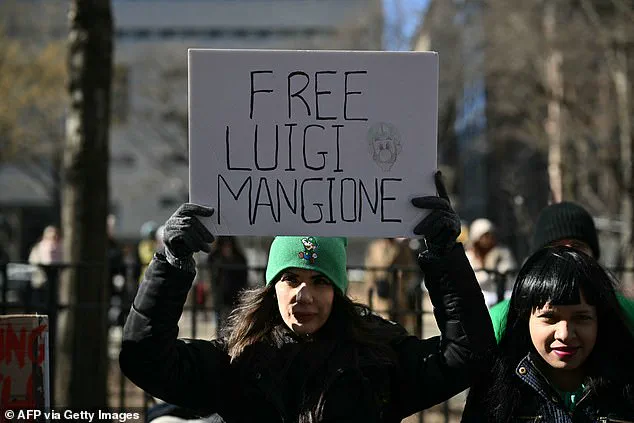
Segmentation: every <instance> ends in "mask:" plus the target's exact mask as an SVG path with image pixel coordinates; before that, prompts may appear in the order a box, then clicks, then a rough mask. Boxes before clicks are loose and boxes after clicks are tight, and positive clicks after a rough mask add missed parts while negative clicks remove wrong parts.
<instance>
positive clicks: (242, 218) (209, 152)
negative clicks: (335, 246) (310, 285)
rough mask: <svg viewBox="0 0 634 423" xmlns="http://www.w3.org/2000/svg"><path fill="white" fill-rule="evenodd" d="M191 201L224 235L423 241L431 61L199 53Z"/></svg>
mask: <svg viewBox="0 0 634 423" xmlns="http://www.w3.org/2000/svg"><path fill="white" fill-rule="evenodd" d="M188 65H189V178H190V180H189V184H190V185H189V186H190V201H191V202H193V203H197V204H203V205H208V206H213V207H215V209H216V212H215V214H214V216H212V217H211V218H208V219H203V222H204V223H205V224H206V225H208V226H209V227H210V229H211V231H212V233H214V234H215V235H254V236H262V235H304V234H311V235H321V236H334V235H339V236H366V237H391V236H412V230H413V228H414V227H415V226H416V223H417V222H418V221H419V220H420V219H421V217H422V216H423V215H424V214H425V212H424V211H421V210H420V209H416V208H415V207H414V206H412V205H411V203H410V200H411V198H413V197H415V196H421V195H435V187H434V183H433V172H434V170H435V169H436V166H437V164H436V131H437V107H438V106H437V102H438V101H437V97H438V56H437V54H436V53H432V52H348V51H280V50H212V49H190V50H189V63H188Z"/></svg>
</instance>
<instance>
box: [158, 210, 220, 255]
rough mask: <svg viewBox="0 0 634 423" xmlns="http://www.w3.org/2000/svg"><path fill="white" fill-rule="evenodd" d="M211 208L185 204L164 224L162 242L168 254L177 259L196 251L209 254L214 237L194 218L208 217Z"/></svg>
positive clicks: (212, 211)
mask: <svg viewBox="0 0 634 423" xmlns="http://www.w3.org/2000/svg"><path fill="white" fill-rule="evenodd" d="M213 214H214V208H213V207H205V206H200V205H198V204H192V203H185V204H183V205H181V206H180V207H179V208H178V210H176V211H175V212H174V214H173V215H172V216H171V217H170V218H169V219H167V222H165V229H164V232H163V242H164V243H165V247H166V248H167V249H168V250H169V251H170V253H171V254H172V255H173V256H174V257H176V258H178V259H184V258H187V257H190V256H191V255H192V254H194V253H196V252H198V251H204V252H206V253H209V252H210V251H211V246H210V245H209V244H211V243H212V242H213V240H214V236H213V235H212V234H211V232H209V230H207V228H205V226H204V225H203V224H202V223H201V222H200V220H198V218H197V217H196V216H201V217H209V216H211V215H213Z"/></svg>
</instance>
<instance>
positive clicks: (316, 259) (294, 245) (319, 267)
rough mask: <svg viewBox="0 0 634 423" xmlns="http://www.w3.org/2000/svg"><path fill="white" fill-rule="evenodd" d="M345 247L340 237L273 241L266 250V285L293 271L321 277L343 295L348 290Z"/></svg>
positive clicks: (277, 238) (285, 238) (290, 237)
mask: <svg viewBox="0 0 634 423" xmlns="http://www.w3.org/2000/svg"><path fill="white" fill-rule="evenodd" d="M347 245H348V240H347V239H346V238H340V237H338V238H330V237H319V236H278V237H275V239H274V240H273V244H271V249H270V250H269V261H268V264H267V266H266V285H267V286H268V285H270V284H271V283H274V282H275V281H277V279H278V278H279V276H280V273H282V272H283V271H285V270H287V269H290V268H292V267H296V268H300V269H307V270H316V271H318V272H320V273H322V274H324V276H326V277H327V278H328V279H329V280H330V281H331V282H332V284H333V285H334V286H336V287H337V288H339V290H340V291H341V293H343V294H345V293H346V290H347V289H348V274H347V271H346V265H347V259H346V247H347Z"/></svg>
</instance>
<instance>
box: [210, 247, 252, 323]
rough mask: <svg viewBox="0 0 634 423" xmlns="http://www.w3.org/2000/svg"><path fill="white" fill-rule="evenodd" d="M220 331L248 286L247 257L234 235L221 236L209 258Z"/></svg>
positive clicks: (212, 290)
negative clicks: (241, 293)
mask: <svg viewBox="0 0 634 423" xmlns="http://www.w3.org/2000/svg"><path fill="white" fill-rule="evenodd" d="M207 265H208V266H209V270H210V274H211V294H212V296H213V304H214V311H215V313H216V328H217V330H218V333H220V329H221V328H222V326H223V325H224V323H225V321H226V320H227V317H229V314H230V313H231V311H233V309H234V308H235V306H236V303H237V300H238V296H239V294H240V292H241V291H242V290H244V289H246V288H247V287H248V280H247V274H248V272H247V259H246V257H245V256H244V253H243V252H242V249H241V248H240V245H239V244H238V240H237V239H236V238H235V237H232V236H221V237H219V238H218V239H217V240H216V242H215V245H214V249H213V251H212V252H211V254H209V256H208V259H207Z"/></svg>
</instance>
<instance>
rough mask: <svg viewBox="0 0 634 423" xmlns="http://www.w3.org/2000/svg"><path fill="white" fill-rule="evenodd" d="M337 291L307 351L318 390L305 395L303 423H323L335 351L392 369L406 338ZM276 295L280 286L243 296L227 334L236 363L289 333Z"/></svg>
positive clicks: (308, 375)
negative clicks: (398, 344)
mask: <svg viewBox="0 0 634 423" xmlns="http://www.w3.org/2000/svg"><path fill="white" fill-rule="evenodd" d="M333 291H334V298H333V305H332V311H331V313H330V316H329V317H328V319H327V320H326V322H325V323H324V325H323V326H322V327H321V328H320V329H319V330H318V331H317V332H316V333H315V334H313V335H312V336H313V342H311V348H309V349H306V350H305V351H306V353H307V354H310V358H309V359H307V360H306V362H308V363H310V365H309V366H308V368H306V369H305V370H304V371H305V373H306V378H307V380H312V382H311V386H317V389H314V390H311V391H312V392H306V393H305V397H304V399H303V401H302V404H301V405H300V415H299V422H300V423H303V422H313V421H319V420H320V416H321V415H322V412H323V405H324V397H323V394H324V391H325V387H326V386H325V385H326V383H327V381H326V378H327V377H328V364H329V358H330V357H331V356H332V355H333V354H334V353H335V352H337V351H341V350H342V349H345V350H346V352H347V354H350V355H352V356H355V355H356V356H357V357H358V356H363V357H364V358H367V359H370V360H371V361H372V362H373V363H376V364H383V365H385V366H392V365H395V364H396V361H397V358H396V353H395V352H394V350H393V349H392V348H391V346H390V341H391V340H394V339H396V338H397V337H399V336H403V335H404V334H406V333H405V332H404V329H402V328H401V327H400V326H398V325H392V324H389V323H387V324H385V323H383V324H381V320H380V318H378V317H371V316H370V315H371V311H370V310H369V309H368V308H367V307H366V306H365V305H363V304H360V303H356V302H354V301H353V300H351V299H350V298H349V297H347V296H346V295H344V294H343V293H342V292H341V291H340V290H339V289H337V288H336V287H334V286H333ZM274 294H275V283H273V284H270V285H269V286H265V287H261V288H256V289H251V290H245V291H242V293H241V295H240V298H239V302H238V305H237V307H236V308H235V309H234V310H233V312H232V313H231V314H230V316H229V318H228V321H227V325H226V326H225V327H224V329H223V336H224V337H225V339H226V340H227V346H228V353H229V356H230V360H231V362H234V361H236V360H238V359H240V360H242V359H247V360H249V359H250V357H249V351H252V350H251V349H250V348H249V347H251V346H254V345H255V344H258V343H262V342H264V343H268V344H276V343H277V342H278V336H279V333H280V330H286V329H285V328H286V326H285V323H284V321H283V320H282V316H281V315H280V312H279V308H278V305H277V300H276V298H275V295H274ZM280 328H281V329H280ZM351 358H352V357H351ZM320 387H321V388H320Z"/></svg>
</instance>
